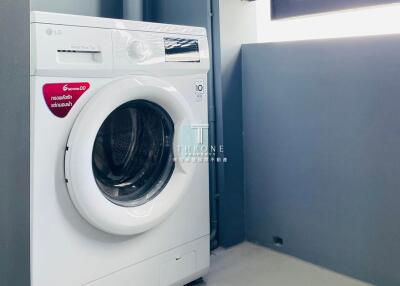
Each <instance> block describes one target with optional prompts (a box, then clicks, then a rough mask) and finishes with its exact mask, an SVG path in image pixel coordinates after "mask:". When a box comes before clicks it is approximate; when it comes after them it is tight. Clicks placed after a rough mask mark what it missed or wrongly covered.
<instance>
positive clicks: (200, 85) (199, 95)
mask: <svg viewBox="0 0 400 286" xmlns="http://www.w3.org/2000/svg"><path fill="white" fill-rule="evenodd" d="M205 94H206V86H205V84H204V80H203V79H198V80H196V82H195V100H196V101H202V100H203V96H204V95H205Z"/></svg>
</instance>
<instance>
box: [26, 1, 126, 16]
mask: <svg viewBox="0 0 400 286" xmlns="http://www.w3.org/2000/svg"><path fill="white" fill-rule="evenodd" d="M27 1H28V0H27ZM122 2H123V1H122V0H31V10H33V11H46V12H56V13H65V14H76V15H85V16H100V17H109V18H122Z"/></svg>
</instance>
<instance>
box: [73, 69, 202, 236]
mask: <svg viewBox="0 0 400 286" xmlns="http://www.w3.org/2000/svg"><path fill="white" fill-rule="evenodd" d="M118 120H119V122H122V124H120V123H115V122H118ZM114 121H115V122H114ZM113 122H114V123H113ZM127 122H128V123H129V128H130V129H129V130H132V129H135V130H139V129H140V128H139V124H142V125H144V123H147V126H151V127H148V128H142V129H140V130H139V131H137V132H136V131H135V132H133V133H132V132H131V133H129V135H127V134H128V133H127V131H126V130H127V128H126V127H125V126H123V125H124V124H128V123H127ZM143 122H144V123H143ZM107 124H108V125H109V126H106V125H107ZM194 124H195V122H194V116H193V112H192V110H191V108H190V105H189V103H188V102H187V99H186V98H185V97H184V96H183V95H181V94H180V93H179V92H178V90H177V89H176V88H174V87H173V86H172V85H170V84H168V83H167V82H165V81H163V80H160V79H157V78H153V77H144V76H141V77H139V76H135V77H129V78H124V79H121V80H117V81H115V82H112V83H110V84H108V85H107V86H105V87H104V88H102V89H100V90H99V91H98V92H97V93H95V94H94V95H93V96H92V98H91V99H90V100H89V101H88V102H87V103H86V104H85V106H84V107H83V109H82V111H81V112H80V114H79V115H78V117H77V119H76V121H75V123H74V125H73V127H72V130H71V133H70V136H69V138H68V143H67V147H68V148H67V151H66V154H65V176H66V182H67V187H68V192H69V194H70V197H71V199H72V201H73V203H74V205H75V207H76V208H77V210H78V211H79V213H80V214H81V215H82V216H83V217H84V218H85V219H86V220H87V221H88V222H89V223H90V224H92V225H93V226H95V227H96V228H98V229H100V230H102V231H105V232H108V233H112V234H117V235H133V234H138V233H141V232H144V231H147V230H149V229H151V228H153V227H155V226H156V225H158V224H160V223H161V222H162V221H163V220H165V219H166V218H167V217H168V216H169V215H171V213H173V211H174V210H175V209H176V207H177V206H178V205H179V202H180V201H181V200H182V198H183V197H184V195H185V193H186V192H187V191H188V189H189V185H190V183H191V181H192V178H193V176H194V173H195V171H196V164H194V163H192V162H187V161H185V160H178V159H177V158H176V156H179V153H180V150H179V146H180V145H182V144H184V143H185V142H183V141H182V140H185V139H183V138H186V137H187V136H185V135H187V134H185V132H186V130H188V129H190V128H191V126H193V125H194ZM156 127H157V128H158V129H156ZM110 130H114V131H115V130H117V131H115V134H116V135H115V136H114V135H110V134H111V133H112V132H114V131H110ZM118 132H119V133H118ZM107 136H114V137H113V138H110V137H107ZM156 136H158V137H157V138H158V139H157V138H156ZM170 137H172V138H170ZM105 138H108V139H107V140H110V141H109V142H105V141H107V140H106V139H105ZM124 140H125V141H124ZM126 140H136V142H135V144H136V146H132V145H129V144H132V142H128V143H127V142H126ZM171 143H172V146H169V144H171ZM107 144H108V145H109V146H108V147H107ZM105 146H106V147H105ZM127 146H130V147H129V148H128V147H127ZM110 148H111V149H112V148H114V149H115V150H116V151H115V156H114V155H113V156H114V157H112V160H114V161H116V162H117V161H118V162H119V163H121V162H122V163H126V161H123V160H127V158H128V157H126V156H125V155H126V154H127V153H126V152H135V155H132V154H129V155H130V157H129V158H130V159H129V160H131V158H136V160H137V162H135V165H130V166H129V168H128V167H126V166H125V167H126V169H125V170H130V172H131V173H129V174H128V175H129V176H130V177H129V176H125V177H124V176H123V177H118V174H117V172H116V171H115V169H116V168H115V166H114V169H113V168H109V166H107V164H110V162H107V160H110V158H111V157H109V158H106V159H105V158H104V157H106V153H105V152H111V151H110ZM151 148H153V149H151ZM107 149H109V150H108V151H107ZM146 150H151V151H146ZM124 152H125V153H124ZM94 154H95V155H94ZM108 155H110V154H108ZM174 156H175V157H174ZM99 160H100V161H101V160H103V161H101V162H100V163H99ZM121 160H122V161H121ZM171 160H172V161H171ZM154 162H155V163H154ZM158 162H163V164H164V165H165V167H163V166H161V165H160V164H158V165H157V163H158ZM119 163H118V164H119ZM122 163H121V164H122ZM129 163H131V162H129ZM141 168H142V169H141ZM163 168H164V169H163ZM121 170H122V169H121ZM121 172H122V171H121ZM146 172H147V173H146ZM98 173H100V175H101V176H102V177H103V178H102V179H98V178H97V174H98ZM145 174H156V175H159V176H160V179H157V178H156V177H155V176H154V178H153V181H151V180H150V179H149V178H147V177H145V176H144V175H145ZM141 176H142V177H141ZM118 180H119V181H118ZM149 186H150V187H149ZM145 187H146V188H148V189H145Z"/></svg>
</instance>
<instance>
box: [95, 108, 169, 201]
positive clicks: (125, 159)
mask: <svg viewBox="0 0 400 286" xmlns="http://www.w3.org/2000/svg"><path fill="white" fill-rule="evenodd" d="M173 138H174V124H173V122H172V119H171V118H170V116H169V115H168V113H167V112H166V111H165V110H164V109H163V108H162V107H160V106H159V105H157V104H155V103H152V102H150V101H146V100H133V101H130V102H127V103H125V104H123V105H121V106H120V107H118V108H117V109H116V110H114V111H113V112H112V113H111V114H110V115H109V116H108V117H107V118H106V120H105V121H104V122H103V124H102V125H101V128H100V130H99V131H98V133H97V136H96V139H95V142H94V146H93V153H92V167H93V173H94V177H95V180H96V183H97V185H98V187H99V189H100V191H101V192H102V193H103V195H104V196H105V197H106V198H107V199H108V200H110V201H111V202H113V203H114V204H117V205H120V206H124V207H132V206H139V205H143V204H145V203H147V202H148V201H150V200H152V199H154V198H155V197H156V196H157V195H158V194H160V192H162V190H163V189H164V187H165V186H166V184H167V183H168V181H169V179H170V177H171V175H172V173H173V171H174V167H175V164H174V160H173V157H174V155H173V142H172V141H173Z"/></svg>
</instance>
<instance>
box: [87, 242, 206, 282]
mask: <svg viewBox="0 0 400 286" xmlns="http://www.w3.org/2000/svg"><path fill="white" fill-rule="evenodd" d="M209 251H210V237H209V235H207V236H204V237H201V238H199V239H197V240H194V241H192V242H189V243H187V244H184V245H181V246H179V247H177V248H174V249H172V250H168V251H166V252H163V253H161V254H159V255H157V256H154V257H151V258H149V259H147V260H144V261H142V262H140V263H137V264H134V265H130V266H128V267H126V268H123V269H121V270H119V271H117V272H114V273H112V274H110V275H107V276H105V277H102V278H100V279H97V280H95V281H92V282H90V283H87V284H85V285H86V286H110V285H113V286H131V285H135V286H181V285H185V284H186V283H189V282H191V281H194V280H196V279H198V278H200V277H202V276H203V275H205V274H206V273H207V271H208V268H209V265H210V261H209Z"/></svg>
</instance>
